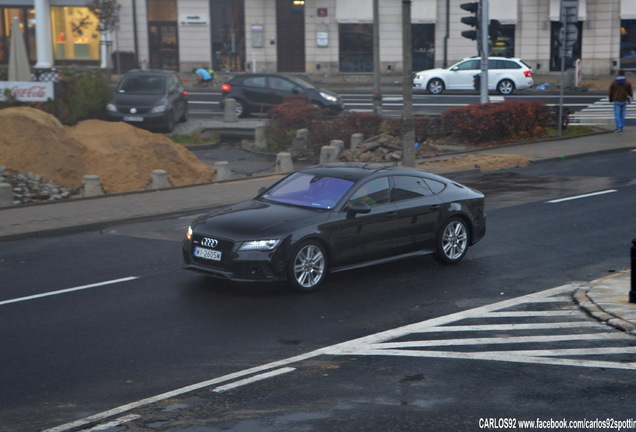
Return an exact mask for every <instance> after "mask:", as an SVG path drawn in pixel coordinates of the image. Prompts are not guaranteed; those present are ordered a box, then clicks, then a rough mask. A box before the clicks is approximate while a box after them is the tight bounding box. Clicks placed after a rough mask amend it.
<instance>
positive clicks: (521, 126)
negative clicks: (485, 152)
mask: <svg viewBox="0 0 636 432" xmlns="http://www.w3.org/2000/svg"><path fill="white" fill-rule="evenodd" d="M550 123H551V112H550V108H549V107H548V106H547V105H545V104H542V103H539V102H497V103H489V104H479V105H468V106H465V107H457V108H450V109H448V110H446V111H445V112H444V113H443V114H442V126H443V128H444V129H445V130H446V131H448V133H449V134H451V135H453V136H456V137H457V138H459V139H460V140H461V141H463V142H465V143H472V144H483V143H494V142H507V141H516V140H524V139H532V138H540V137H543V136H545V135H546V127H548V126H550Z"/></svg>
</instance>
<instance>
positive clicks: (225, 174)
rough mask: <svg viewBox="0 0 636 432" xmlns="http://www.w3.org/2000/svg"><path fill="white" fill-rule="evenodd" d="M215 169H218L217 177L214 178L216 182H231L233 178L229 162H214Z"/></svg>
mask: <svg viewBox="0 0 636 432" xmlns="http://www.w3.org/2000/svg"><path fill="white" fill-rule="evenodd" d="M214 169H216V176H215V177H214V179H215V180H216V181H223V180H229V179H230V178H232V174H231V172H230V164H229V162H226V161H220V162H214Z"/></svg>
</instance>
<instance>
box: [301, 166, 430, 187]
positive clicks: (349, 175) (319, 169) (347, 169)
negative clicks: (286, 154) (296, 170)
mask: <svg viewBox="0 0 636 432" xmlns="http://www.w3.org/2000/svg"><path fill="white" fill-rule="evenodd" d="M300 172H301V173H309V174H315V175H322V176H329V177H337V178H343V179H346V180H351V181H354V182H357V181H359V180H361V179H365V178H369V177H373V176H375V175H376V174H389V173H391V174H412V175H418V176H421V175H423V174H425V175H427V176H430V174H429V173H427V172H426V171H422V170H418V169H416V168H409V167H404V166H401V165H386V164H381V163H366V162H333V163H326V164H321V165H314V166H311V167H309V168H306V169H303V170H301V171H300Z"/></svg>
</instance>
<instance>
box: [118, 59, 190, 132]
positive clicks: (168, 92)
mask: <svg viewBox="0 0 636 432" xmlns="http://www.w3.org/2000/svg"><path fill="white" fill-rule="evenodd" d="M187 95H188V93H187V92H186V91H185V90H184V88H183V84H182V83H181V79H179V75H177V73H176V72H173V71H163V70H133V71H129V72H127V73H126V74H124V76H123V77H122V78H121V80H120V81H119V84H117V88H116V89H115V90H114V91H113V97H112V98H111V100H110V103H109V104H108V106H107V107H106V115H107V116H108V118H109V119H110V120H114V121H125V122H128V123H131V124H134V125H135V126H140V127H147V128H159V129H162V130H164V131H167V132H172V129H173V128H174V125H175V123H176V122H178V121H186V120H187V119H188V100H187Z"/></svg>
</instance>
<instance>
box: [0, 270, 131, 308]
mask: <svg viewBox="0 0 636 432" xmlns="http://www.w3.org/2000/svg"><path fill="white" fill-rule="evenodd" d="M135 279H139V276H130V277H125V278H121V279H113V280H110V281H105V282H98V283H94V284H90V285H82V286H78V287H74V288H67V289H63V290H59V291H51V292H47V293H42V294H35V295H32V296H27V297H20V298H15V299H11V300H4V301H0V306H4V305H7V304H11V303H19V302H23V301H28V300H35V299H39V298H43V297H50V296H54V295H60V294H67V293H70V292H75V291H81V290H86V289H90V288H97V287H101V286H105V285H112V284H116V283H121V282H129V281H131V280H135Z"/></svg>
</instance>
